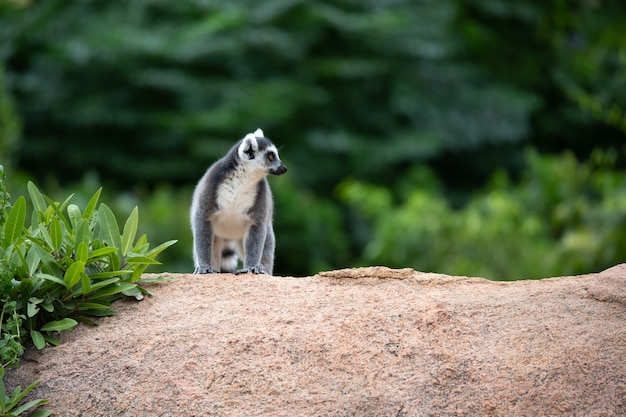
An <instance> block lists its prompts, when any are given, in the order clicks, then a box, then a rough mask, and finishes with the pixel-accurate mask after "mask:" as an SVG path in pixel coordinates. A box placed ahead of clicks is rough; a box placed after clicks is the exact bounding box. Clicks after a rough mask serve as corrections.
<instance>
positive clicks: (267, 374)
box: [7, 264, 626, 417]
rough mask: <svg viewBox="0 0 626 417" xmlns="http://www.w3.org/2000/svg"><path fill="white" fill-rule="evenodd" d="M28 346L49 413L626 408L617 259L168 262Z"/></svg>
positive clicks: (23, 369)
mask: <svg viewBox="0 0 626 417" xmlns="http://www.w3.org/2000/svg"><path fill="white" fill-rule="evenodd" d="M172 277H174V278H175V280H174V281H171V282H166V283H162V284H157V285H154V286H152V288H151V289H152V290H153V291H154V293H155V296H154V297H148V298H146V299H145V300H143V301H141V302H136V301H119V302H117V303H116V304H115V308H116V309H117V311H118V313H119V314H118V315H117V316H114V317H107V318H103V319H101V320H100V325H99V326H98V327H90V326H86V325H81V326H79V327H77V328H76V329H75V330H74V331H73V332H72V333H67V334H63V335H62V339H63V344H62V345H61V346H59V347H52V348H46V349H44V350H43V351H40V352H35V351H29V353H28V354H27V355H26V359H25V360H24V361H23V362H22V365H21V366H20V368H18V369H17V370H10V371H9V372H8V378H7V380H8V385H10V386H11V387H13V386H15V385H16V384H19V385H21V386H22V387H24V386H26V385H27V384H29V383H30V382H32V381H33V380H34V379H36V378H41V380H42V382H41V383H40V384H39V386H38V387H37V389H36V390H35V391H34V394H33V395H32V398H42V397H43V398H48V399H49V400H50V403H49V404H48V406H47V408H48V409H50V410H52V411H53V412H54V415H55V416H72V417H76V416H90V417H98V416H295V415H302V416H598V417H599V416H624V415H626V264H624V265H619V266H616V267H614V268H611V269H609V270H607V271H604V272H602V273H599V274H589V275H584V276H574V277H561V278H551V279H545V280H541V281H517V282H492V281H487V280H484V279H480V278H466V277H450V276H445V275H440V274H425V273H420V272H415V271H413V270H410V269H403V270H391V269H388V268H383V267H374V268H361V269H352V270H341V271H331V272H325V273H320V274H319V275H316V276H314V277H308V278H289V277H268V276H253V275H242V276H234V275H229V274H219V275H206V276H195V275H181V274H172Z"/></svg>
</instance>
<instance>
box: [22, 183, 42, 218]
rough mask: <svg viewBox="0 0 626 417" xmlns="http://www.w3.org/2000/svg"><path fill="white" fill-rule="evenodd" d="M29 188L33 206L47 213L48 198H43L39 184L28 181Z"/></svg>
mask: <svg viewBox="0 0 626 417" xmlns="http://www.w3.org/2000/svg"><path fill="white" fill-rule="evenodd" d="M27 188H28V194H30V200H31V201H32V203H33V208H34V209H35V210H37V211H39V212H41V213H45V212H46V208H47V205H46V200H45V199H44V198H43V195H42V194H41V192H40V191H39V189H38V188H37V186H36V185H35V184H33V183H32V182H31V181H28V185H27Z"/></svg>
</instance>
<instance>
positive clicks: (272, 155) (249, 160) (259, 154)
mask: <svg viewBox="0 0 626 417" xmlns="http://www.w3.org/2000/svg"><path fill="white" fill-rule="evenodd" d="M238 153H239V158H240V159H241V161H242V163H244V164H246V165H247V166H248V167H251V168H252V169H254V170H260V171H264V172H265V173H266V174H272V175H282V174H284V173H285V172H287V167H286V166H285V165H284V164H283V163H282V161H281V160H280V157H279V156H278V149H276V146H274V144H273V143H272V142H271V141H270V140H269V139H267V138H266V137H265V136H264V135H263V131H262V130H261V129H257V130H256V131H255V132H254V133H248V134H247V135H246V137H245V138H244V139H243V141H242V142H241V145H240V146H239V152H238Z"/></svg>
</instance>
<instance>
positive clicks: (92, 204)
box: [83, 187, 102, 219]
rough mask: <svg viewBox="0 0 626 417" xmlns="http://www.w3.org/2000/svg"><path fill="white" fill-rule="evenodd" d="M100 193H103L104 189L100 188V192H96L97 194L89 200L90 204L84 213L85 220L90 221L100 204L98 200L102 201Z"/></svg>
mask: <svg viewBox="0 0 626 417" xmlns="http://www.w3.org/2000/svg"><path fill="white" fill-rule="evenodd" d="M100 193H102V187H100V188H98V191H96V192H95V194H94V195H93V196H92V197H91V199H90V200H89V203H87V206H86V207H85V211H83V219H89V218H90V217H91V214H92V213H93V211H94V209H95V208H96V205H97V204H98V199H100Z"/></svg>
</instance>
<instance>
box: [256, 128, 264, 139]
mask: <svg viewBox="0 0 626 417" xmlns="http://www.w3.org/2000/svg"><path fill="white" fill-rule="evenodd" d="M254 136H256V137H257V138H264V137H265V134H264V133H263V131H262V130H261V129H257V130H255V131H254Z"/></svg>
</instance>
